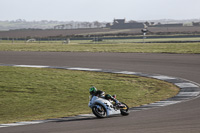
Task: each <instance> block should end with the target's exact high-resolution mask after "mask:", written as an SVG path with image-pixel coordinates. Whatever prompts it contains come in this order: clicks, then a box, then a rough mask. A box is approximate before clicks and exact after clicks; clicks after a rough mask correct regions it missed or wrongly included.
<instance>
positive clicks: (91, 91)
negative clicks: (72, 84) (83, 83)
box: [89, 86, 97, 95]
mask: <svg viewBox="0 0 200 133" xmlns="http://www.w3.org/2000/svg"><path fill="white" fill-rule="evenodd" d="M96 91H97V89H96V88H95V87H94V86H92V87H91V88H90V89H89V92H90V94H91V95H92V94H94V93H95V92H96Z"/></svg>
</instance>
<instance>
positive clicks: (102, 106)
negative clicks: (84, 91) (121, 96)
mask: <svg viewBox="0 0 200 133" xmlns="http://www.w3.org/2000/svg"><path fill="white" fill-rule="evenodd" d="M119 104H120V106H119ZM119 104H117V105H115V104H113V101H112V100H107V99H105V98H102V97H97V96H93V97H92V98H91V97H90V101H89V104H88V106H89V107H90V108H91V109H92V112H93V114H94V115H95V116H96V117H98V118H105V117H108V116H111V115H117V114H121V115H123V116H126V115H129V107H128V106H127V105H126V104H125V103H122V102H120V103H119Z"/></svg>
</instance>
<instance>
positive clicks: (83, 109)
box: [0, 66, 179, 123]
mask: <svg viewBox="0 0 200 133" xmlns="http://www.w3.org/2000/svg"><path fill="white" fill-rule="evenodd" d="M93 85H95V86H96V87H97V88H98V89H101V90H103V91H106V93H108V94H117V97H118V99H119V100H120V101H123V102H125V103H127V104H128V105H129V106H130V107H133V106H139V105H142V104H146V103H151V102H154V101H159V100H162V99H166V98H169V97H172V96H174V95H176V94H177V92H178V91H179V89H178V88H176V87H175V86H173V85H172V84H169V83H166V82H163V81H159V80H155V79H150V78H144V77H138V76H133V75H123V74H109V73H98V72H84V71H71V70H60V69H41V68H18V67H5V66H1V67H0V123H10V122H17V121H27V120H39V119H48V118H58V117H66V116H73V115H77V114H82V113H91V110H90V108H89V107H88V101H89V98H88V97H89V87H91V86H93Z"/></svg>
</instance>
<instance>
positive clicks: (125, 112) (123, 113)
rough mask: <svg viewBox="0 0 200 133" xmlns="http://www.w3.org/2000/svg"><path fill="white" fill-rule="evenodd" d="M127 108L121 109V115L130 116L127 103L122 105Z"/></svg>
mask: <svg viewBox="0 0 200 133" xmlns="http://www.w3.org/2000/svg"><path fill="white" fill-rule="evenodd" d="M121 104H123V105H124V106H125V108H124V109H120V112H121V115H123V116H126V115H129V107H128V105H126V104H125V103H121Z"/></svg>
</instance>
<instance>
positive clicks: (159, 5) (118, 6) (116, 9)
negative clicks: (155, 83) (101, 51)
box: [0, 0, 200, 22]
mask: <svg viewBox="0 0 200 133" xmlns="http://www.w3.org/2000/svg"><path fill="white" fill-rule="evenodd" d="M0 4H1V6H0V20H2V21H3V20H17V19H25V20H27V21H40V20H57V21H89V22H92V21H100V22H111V21H113V19H114V18H115V19H124V18H125V19H126V20H159V19H175V20H183V19H200V8H199V5H200V0H0Z"/></svg>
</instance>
